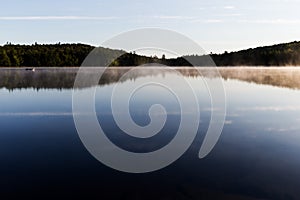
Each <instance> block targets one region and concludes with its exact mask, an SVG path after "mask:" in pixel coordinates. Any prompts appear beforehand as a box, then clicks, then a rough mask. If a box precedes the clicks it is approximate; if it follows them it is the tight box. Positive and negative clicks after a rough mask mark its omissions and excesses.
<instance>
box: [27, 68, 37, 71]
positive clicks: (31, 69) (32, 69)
mask: <svg viewBox="0 0 300 200" xmlns="http://www.w3.org/2000/svg"><path fill="white" fill-rule="evenodd" d="M25 70H26V71H33V72H35V68H26V69H25Z"/></svg>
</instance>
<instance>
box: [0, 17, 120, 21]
mask: <svg viewBox="0 0 300 200" xmlns="http://www.w3.org/2000/svg"><path fill="white" fill-rule="evenodd" d="M111 19H117V17H90V16H7V17H0V20H111Z"/></svg>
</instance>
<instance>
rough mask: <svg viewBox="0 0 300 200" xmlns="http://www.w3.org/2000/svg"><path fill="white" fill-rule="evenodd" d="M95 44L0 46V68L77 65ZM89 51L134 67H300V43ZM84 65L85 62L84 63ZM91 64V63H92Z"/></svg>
mask: <svg viewBox="0 0 300 200" xmlns="http://www.w3.org/2000/svg"><path fill="white" fill-rule="evenodd" d="M93 49H95V47H93V46H90V45H86V44H60V43H58V44H37V43H36V44H33V45H15V44H10V43H7V44H6V45H4V46H0V66H1V67H22V66H24V67H29V66H30V67H40V66H43V67H50V66H57V67H62V66H64V67H67V66H81V64H82V62H83V61H84V59H85V58H86V57H87V55H89V53H90V52H91V51H92V50H93ZM93 53H94V54H95V55H96V56H97V58H98V59H99V60H98V62H97V63H96V65H103V66H106V65H110V66H137V65H142V64H147V63H160V64H164V65H168V66H190V65H191V64H190V63H189V62H188V61H187V60H189V61H191V60H192V62H193V64H194V65H197V66H203V65H205V64H206V63H207V62H206V60H207V59H209V57H211V58H212V59H213V61H214V62H215V63H216V65H217V66H290V65H292V66H296V65H297V66H300V42H291V43H285V44H278V45H273V46H266V47H258V48H253V49H247V50H242V51H237V52H230V53H228V52H224V53H223V54H209V55H189V56H183V57H178V58H172V59H167V58H165V56H162V58H158V57H156V56H153V57H148V56H142V55H138V54H136V53H135V52H133V53H126V52H125V51H122V50H112V49H108V48H102V47H99V48H97V49H96V51H95V50H94V51H93ZM113 58H117V59H113ZM86 64H87V65H88V64H89V63H86ZM91 65H95V63H92V64H91Z"/></svg>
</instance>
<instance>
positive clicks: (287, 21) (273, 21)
mask: <svg viewBox="0 0 300 200" xmlns="http://www.w3.org/2000/svg"><path fill="white" fill-rule="evenodd" d="M238 22H241V23H253V24H300V19H259V20H239V21H238Z"/></svg>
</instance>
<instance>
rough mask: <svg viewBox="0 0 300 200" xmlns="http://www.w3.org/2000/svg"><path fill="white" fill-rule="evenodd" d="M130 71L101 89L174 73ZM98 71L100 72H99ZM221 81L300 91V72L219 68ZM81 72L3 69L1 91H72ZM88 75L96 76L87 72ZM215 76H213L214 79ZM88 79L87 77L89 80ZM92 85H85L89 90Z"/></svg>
mask: <svg viewBox="0 0 300 200" xmlns="http://www.w3.org/2000/svg"><path fill="white" fill-rule="evenodd" d="M130 69H131V68H127V67H126V68H118V69H116V68H110V69H107V70H106V71H105V72H104V73H103V75H102V77H101V79H100V81H99V85H107V84H112V83H116V82H120V81H121V82H122V81H125V80H135V79H137V78H139V77H145V76H156V75H165V74H166V73H172V72H171V71H169V72H166V71H162V70H161V69H159V68H146V69H145V68H144V69H142V70H135V71H133V72H131V73H128V75H126V72H128V71H130ZM98 70H99V68H98ZM176 70H177V71H178V72H180V73H181V74H182V75H184V76H187V77H197V76H199V72H198V71H197V70H195V69H194V68H176ZM218 70H219V72H220V74H221V75H222V77H223V78H224V79H225V80H226V79H237V80H241V81H246V82H253V83H257V84H266V85H273V86H279V87H287V88H295V89H300V79H299V77H300V70H297V69H295V68H294V69H287V68H218ZM77 72H78V68H59V69H58V68H55V69H53V68H52V69H46V68H43V69H38V70H37V71H36V72H32V71H25V70H24V69H2V70H1V71H0V88H7V89H9V90H13V89H21V88H35V89H43V88H49V89H51V88H56V89H70V88H73V86H74V81H75V78H76V74H77ZM200 72H201V76H205V77H211V75H212V74H214V73H211V72H212V71H211V70H207V69H206V68H201V69H200ZM87 73H91V75H92V74H93V73H94V72H93V70H88V71H87ZM213 76H214V75H213ZM87 77H88V76H87ZM90 86H92V85H83V86H82V87H90Z"/></svg>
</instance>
